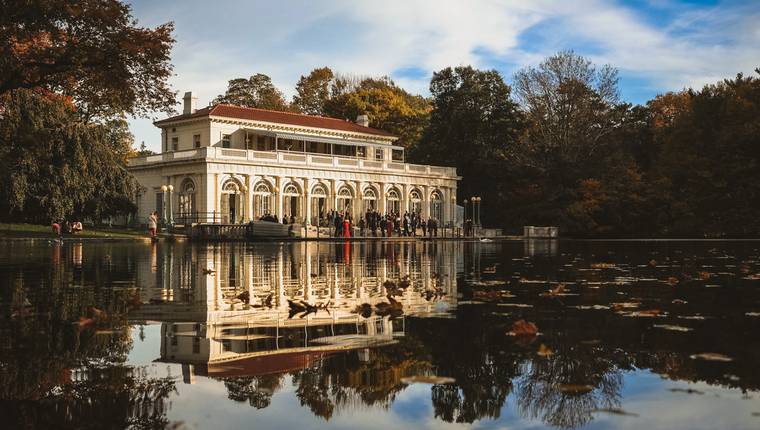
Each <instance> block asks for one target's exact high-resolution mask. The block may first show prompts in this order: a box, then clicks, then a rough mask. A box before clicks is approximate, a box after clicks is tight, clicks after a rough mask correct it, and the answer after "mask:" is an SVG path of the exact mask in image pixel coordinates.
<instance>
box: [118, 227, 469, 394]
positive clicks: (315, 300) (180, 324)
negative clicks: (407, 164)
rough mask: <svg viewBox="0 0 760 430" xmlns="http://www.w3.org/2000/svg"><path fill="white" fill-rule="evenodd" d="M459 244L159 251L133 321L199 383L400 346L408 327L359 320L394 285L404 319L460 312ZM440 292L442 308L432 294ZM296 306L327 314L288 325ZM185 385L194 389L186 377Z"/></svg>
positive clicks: (143, 278)
mask: <svg viewBox="0 0 760 430" xmlns="http://www.w3.org/2000/svg"><path fill="white" fill-rule="evenodd" d="M460 246H461V244H460V243H456V242H430V243H421V242H417V243H399V242H396V243H391V242H386V243H378V242H374V243H358V244H357V243H348V242H346V243H319V242H298V243H291V244H257V245H253V246H251V245H243V244H221V245H209V246H200V247H199V246H182V245H166V246H160V245H157V250H156V252H155V253H154V254H153V255H154V257H152V258H151V259H150V260H147V261H146V262H144V263H142V264H144V265H145V267H139V268H138V275H137V276H138V278H140V281H139V282H140V283H139V285H142V286H148V287H150V286H152V287H153V288H144V289H143V294H144V296H143V298H142V299H143V302H147V304H145V305H143V306H142V307H141V308H140V309H139V310H138V311H136V312H134V313H133V314H132V316H131V317H132V318H133V319H146V320H158V321H162V322H163V324H162V329H161V331H162V335H163V336H162V345H161V359H163V360H167V361H172V362H181V363H185V364H189V365H190V364H192V365H193V366H192V367H191V366H184V368H185V370H189V369H191V368H194V369H195V372H197V373H200V374H208V375H213V376H234V375H252V374H266V373H273V372H278V371H287V370H294V369H297V368H303V367H306V366H308V364H309V362H310V360H312V359H314V358H316V357H318V356H321V355H323V354H325V353H329V352H331V351H337V350H347V349H360V348H367V347H369V346H378V345H383V344H388V343H391V342H393V337H394V336H398V335H401V334H403V329H404V320H403V318H400V319H395V320H391V319H390V318H389V317H388V316H377V315H373V316H371V317H369V318H364V317H362V316H360V315H358V314H356V313H354V312H353V311H354V310H355V309H356V307H357V306H358V305H361V304H363V303H369V304H371V305H373V306H374V305H375V304H377V303H381V302H383V303H387V302H388V299H387V297H386V296H387V294H388V292H387V290H386V287H387V285H385V284H386V282H387V281H391V282H393V283H398V282H399V281H400V280H402V279H407V277H408V280H409V287H408V288H406V290H405V291H404V293H403V294H402V295H401V296H398V297H395V299H396V300H398V301H399V302H400V303H401V304H402V305H403V309H404V314H405V315H419V316H424V315H430V314H435V313H438V312H441V311H444V310H446V309H448V308H451V307H452V306H453V305H454V304H455V303H456V294H457V291H456V267H457V261H456V260H457V259H458V258H460V256H461V251H460V250H458V249H456V248H458V247H460ZM426 292H427V293H430V292H438V293H439V294H438V295H437V296H436V297H437V298H435V299H434V298H431V297H430V294H427V295H426V294H425V293H426ZM288 300H293V301H304V302H307V303H310V304H318V305H325V306H327V307H328V309H329V313H328V311H326V310H319V311H317V312H316V313H311V314H309V315H307V316H306V317H304V318H301V317H300V315H295V316H293V317H292V318H289V315H288V310H289V306H288ZM186 379H188V380H191V379H190V378H189V377H187V376H186Z"/></svg>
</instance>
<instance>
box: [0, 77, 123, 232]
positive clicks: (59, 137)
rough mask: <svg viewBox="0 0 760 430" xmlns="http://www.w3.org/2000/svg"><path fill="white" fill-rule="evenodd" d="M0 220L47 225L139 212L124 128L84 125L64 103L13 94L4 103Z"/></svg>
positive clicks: (46, 95) (23, 92)
mask: <svg viewBox="0 0 760 430" xmlns="http://www.w3.org/2000/svg"><path fill="white" fill-rule="evenodd" d="M0 104H2V105H3V106H4V108H5V109H4V113H3V116H2V119H0V141H2V142H4V145H3V146H2V147H0V170H1V171H0V214H2V215H1V216H2V218H3V219H6V220H16V221H18V220H27V221H34V222H43V223H48V222H50V221H51V220H56V219H62V218H65V217H77V218H80V219H81V218H84V217H92V218H93V219H95V220H96V221H97V220H100V219H102V218H103V217H106V216H109V215H115V214H121V213H128V212H130V211H132V210H134V205H133V203H132V202H131V197H132V196H134V195H135V192H136V184H135V182H134V179H133V178H132V176H131V175H130V174H129V173H128V172H127V171H126V170H125V168H124V163H125V160H126V157H127V155H128V154H129V152H130V148H131V139H132V137H131V135H130V134H129V132H128V131H127V125H126V122H125V121H123V120H114V121H109V122H107V123H105V124H91V123H87V122H83V121H82V120H81V117H80V116H79V114H78V112H77V111H76V109H75V108H74V107H73V106H72V105H71V103H69V102H68V101H67V100H66V99H64V98H63V97H61V96H58V95H55V94H51V93H48V92H44V91H32V90H25V89H20V90H15V91H12V92H9V93H6V94H5V95H4V96H2V100H0Z"/></svg>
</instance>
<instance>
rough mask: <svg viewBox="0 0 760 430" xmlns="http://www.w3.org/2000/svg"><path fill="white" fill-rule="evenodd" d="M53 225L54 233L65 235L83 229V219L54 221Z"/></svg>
mask: <svg viewBox="0 0 760 430" xmlns="http://www.w3.org/2000/svg"><path fill="white" fill-rule="evenodd" d="M52 227H53V233H54V234H55V235H56V236H57V237H61V236H63V234H64V233H66V234H77V233H79V232H81V231H82V222H81V221H73V222H72V221H68V220H67V221H63V220H61V221H53V223H52Z"/></svg>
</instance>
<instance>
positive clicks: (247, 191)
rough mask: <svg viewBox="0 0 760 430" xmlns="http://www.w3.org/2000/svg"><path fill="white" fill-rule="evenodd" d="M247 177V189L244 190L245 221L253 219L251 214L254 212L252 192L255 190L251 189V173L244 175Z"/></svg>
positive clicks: (245, 183)
mask: <svg viewBox="0 0 760 430" xmlns="http://www.w3.org/2000/svg"><path fill="white" fill-rule="evenodd" d="M243 177H244V178H245V182H244V185H245V191H243V202H242V203H243V222H248V221H250V220H251V214H252V213H253V212H252V211H251V200H253V199H252V198H251V193H252V192H253V190H252V189H251V175H243Z"/></svg>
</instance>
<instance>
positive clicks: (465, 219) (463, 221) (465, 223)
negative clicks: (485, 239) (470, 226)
mask: <svg viewBox="0 0 760 430" xmlns="http://www.w3.org/2000/svg"><path fill="white" fill-rule="evenodd" d="M469 202H470V199H464V202H463V203H464V219H463V220H462V227H464V235H465V236H467V235H468V233H469V231H467V204H468V203H469Z"/></svg>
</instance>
